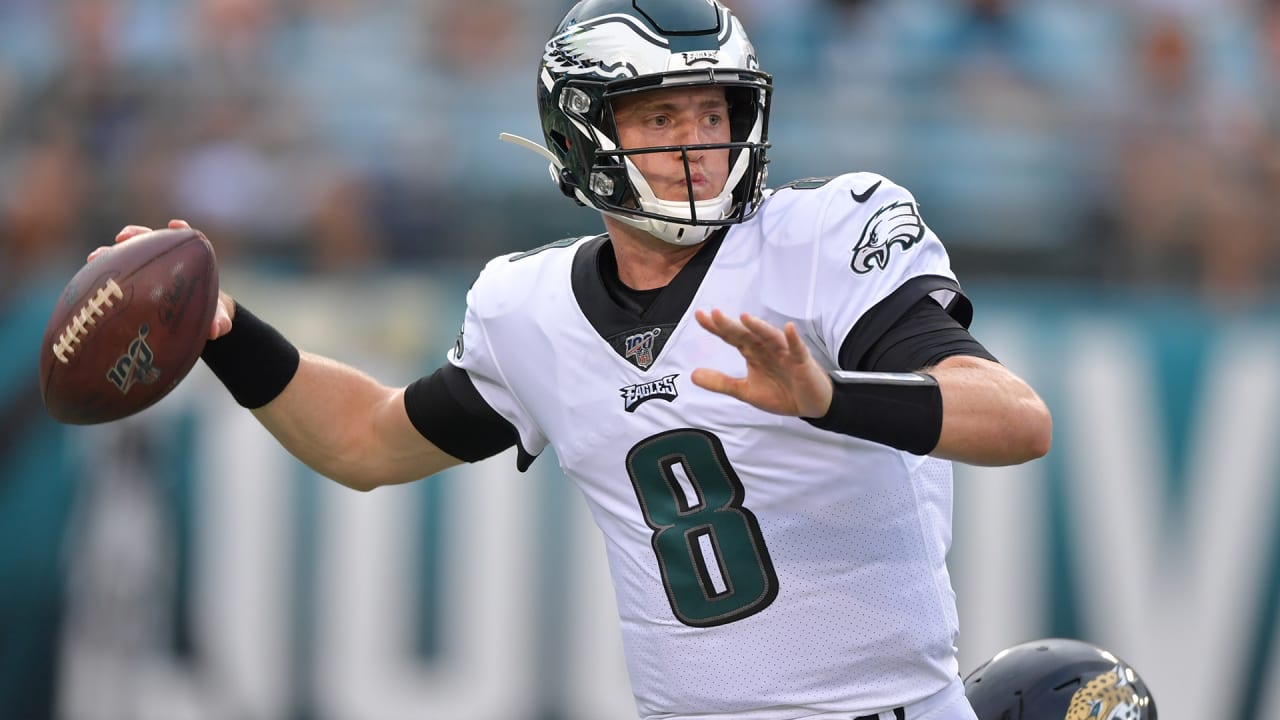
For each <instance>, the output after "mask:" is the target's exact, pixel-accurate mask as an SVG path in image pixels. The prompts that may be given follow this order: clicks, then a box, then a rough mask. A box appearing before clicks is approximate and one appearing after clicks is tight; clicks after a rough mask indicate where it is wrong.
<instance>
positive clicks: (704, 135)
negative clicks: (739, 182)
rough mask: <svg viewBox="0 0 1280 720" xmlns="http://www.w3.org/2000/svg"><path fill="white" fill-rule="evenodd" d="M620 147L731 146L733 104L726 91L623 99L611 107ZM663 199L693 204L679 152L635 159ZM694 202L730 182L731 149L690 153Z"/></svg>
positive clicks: (677, 91) (664, 91)
mask: <svg viewBox="0 0 1280 720" xmlns="http://www.w3.org/2000/svg"><path fill="white" fill-rule="evenodd" d="M613 111H614V119H615V122H616V123H617V128H618V144H619V145H620V146H621V147H622V149H624V150H634V149H637V148H646V147H659V146H665V145H702V144H709V143H727V142H729V140H730V136H729V104H728V102H727V101H726V100H725V94H724V88H717V87H697V88H661V89H658V90H648V91H645V92H640V93H636V94H634V95H628V96H625V97H622V98H619V99H617V100H615V101H614V104H613ZM630 158H631V161H632V162H633V163H635V165H636V167H637V168H639V170H640V172H641V173H643V174H644V177H645V180H647V181H649V186H650V187H651V188H653V192H654V194H656V195H657V196H658V199H660V200H675V201H679V202H684V201H688V200H689V189H688V184H687V181H686V178H685V169H684V157H683V155H682V154H681V153H680V152H676V151H672V152H661V153H642V154H639V155H631V156H630ZM689 178H690V179H691V180H692V185H693V199H694V200H710V199H712V198H714V197H716V196H717V195H719V194H720V192H721V191H722V190H723V189H724V184H725V182H726V181H727V180H728V178H729V150H728V149H723V150H690V151H689Z"/></svg>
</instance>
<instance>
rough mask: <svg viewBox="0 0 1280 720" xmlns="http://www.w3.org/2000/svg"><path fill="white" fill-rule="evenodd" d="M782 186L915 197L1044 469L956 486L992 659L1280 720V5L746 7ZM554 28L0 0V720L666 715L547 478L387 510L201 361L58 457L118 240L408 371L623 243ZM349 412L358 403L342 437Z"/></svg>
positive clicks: (302, 331)
mask: <svg viewBox="0 0 1280 720" xmlns="http://www.w3.org/2000/svg"><path fill="white" fill-rule="evenodd" d="M728 4H729V5H731V6H732V7H733V8H734V9H735V10H736V11H737V12H738V14H739V16H740V17H741V18H742V19H743V21H744V24H745V25H746V27H747V30H748V33H749V34H750V35H751V37H752V39H753V40H754V42H755V45H756V47H757V50H758V52H759V55H760V57H761V61H762V65H763V66H764V68H765V69H766V70H768V71H770V72H772V73H773V74H774V76H775V87H776V90H775V95H774V110H773V116H772V127H771V139H772V141H773V143H774V150H773V151H772V152H771V158H772V163H771V166H770V177H771V184H773V185H778V184H781V183H782V182H785V181H787V180H792V179H798V178H802V177H810V176H822V175H831V174H837V173H841V172H845V171H850V170H872V171H876V172H880V173H883V174H885V175H887V176H889V177H891V178H892V179H894V180H895V181H897V182H899V183H901V184H903V185H905V186H906V187H907V188H909V189H910V190H912V191H913V192H914V193H915V195H916V197H917V199H918V200H919V201H920V204H921V208H922V211H923V214H924V217H925V219H926V220H927V221H928V222H929V224H930V226H931V227H932V228H933V229H934V230H935V231H936V232H937V233H938V235H939V236H941V237H942V239H943V241H944V242H945V243H946V244H947V246H948V249H949V250H950V252H951V256H952V261H953V266H954V268H955V270H956V272H957V274H958V275H959V277H960V279H961V281H962V283H963V284H964V285H965V287H966V290H967V291H968V292H969V293H970V294H971V295H972V296H973V298H974V299H975V302H976V305H977V319H976V320H975V325H974V330H975V333H976V334H977V336H978V337H979V338H980V339H982V340H983V341H984V342H985V343H986V344H987V346H988V347H990V348H991V349H992V350H993V351H994V352H995V354H996V355H997V356H999V357H1000V358H1001V359H1002V360H1003V361H1004V362H1005V363H1006V364H1008V365H1010V366H1011V367H1012V368H1013V369H1014V370H1015V371H1017V372H1019V373H1020V374H1022V375H1023V376H1024V377H1026V378H1028V379H1029V380H1030V381H1031V382H1032V384H1033V385H1035V386H1036V387H1037V388H1038V389H1039V390H1040V391H1041V393H1042V394H1043V395H1044V397H1045V399H1046V400H1047V401H1048V402H1049V404H1050V406H1051V408H1052V409H1053V411H1054V414H1055V420H1056V426H1055V441H1054V450H1053V452H1051V453H1050V455H1049V456H1048V457H1047V458H1045V459H1043V460H1040V461H1037V462H1035V463H1031V464H1029V465H1026V466H1021V467H1018V468H1007V469H996V470H993V469H978V468H967V467H966V468H958V470H957V499H956V509H955V542H954V547H953V552H952V556H951V562H952V569H953V579H954V583H955V586H956V589H957V591H958V594H959V602H960V609H961V617H962V635H961V638H960V650H961V664H962V667H961V669H962V672H968V671H969V670H971V669H972V668H973V667H975V666H976V665H977V664H978V662H980V661H981V660H982V659H984V658H985V657H987V656H989V655H990V654H991V653H994V652H995V651H996V650H997V649H999V648H1001V647H1003V646H1006V645H1010V644H1013V643H1016V642H1021V641H1024V640H1027V639H1031V638H1034V637H1040V636H1047V635H1067V636H1072V637H1079V638H1083V639H1086V640H1090V641H1093V642H1096V643H1099V644H1102V645H1104V646H1107V647H1110V648H1111V649H1113V650H1115V651H1116V652H1117V653H1119V654H1120V655H1121V656H1122V657H1125V658H1126V659H1128V660H1129V661H1130V662H1132V663H1134V664H1135V665H1137V667H1138V668H1139V670H1140V672H1141V673H1142V674H1143V675H1144V676H1145V677H1146V680H1147V682H1148V684H1149V685H1151V687H1152V688H1153V690H1154V691H1155V694H1156V698H1157V700H1158V702H1159V706H1160V709H1161V713H1162V716H1163V717H1165V718H1166V720H1178V718H1203V717H1215V718H1233V719H1238V720H1264V719H1266V720H1274V719H1275V718H1280V623H1278V622H1277V620H1278V619H1280V522H1278V521H1280V493H1278V492H1277V488H1278V487H1280V449H1278V446H1280V443H1277V442H1276V437H1277V432H1276V431H1277V428H1280V417H1277V415H1278V412H1277V410H1276V408H1277V407H1278V406H1280V379H1277V377H1276V375H1277V373H1276V366H1277V361H1276V358H1277V357H1278V356H1280V229H1277V228H1278V227H1280V223H1278V221H1280V203H1278V202H1277V201H1278V200H1280V2H1276V0H786V1H785V2H778V1H777V0H731V1H730V2H728ZM569 6H570V3H568V2H563V1H560V0H557V1H556V2H547V0H469V1H468V2H452V1H450V0H384V1H383V2H357V0H0V349H2V352H0V718H3V719H5V720H8V719H10V718H13V719H17V720H28V719H29V720H41V719H43V718H68V719H76V720H78V719H80V718H84V719H85V720H143V719H148V718H155V719H156V720H183V719H184V718H192V719H209V720H242V719H243V720H257V719H263V720H275V719H280V720H311V719H313V718H314V719H316V720H321V719H329V718H343V719H347V718H350V719H352V720H394V719H397V718H450V719H452V720H467V719H473V720H510V719H524V718H528V719H530V720H577V719H582V720H600V719H601V718H608V719H612V718H626V717H634V710H633V708H632V706H631V704H630V698H629V695H628V692H629V691H628V688H627V686H626V678H625V676H624V675H623V674H622V663H621V659H620V657H619V655H618V652H619V650H618V638H617V629H616V625H615V621H614V619H613V617H612V612H613V607H612V603H613V600H612V596H611V589H610V586H609V581H608V578H607V574H606V568H605V566H604V565H605V563H604V557H603V551H602V549H601V546H600V544H599V539H598V538H597V537H596V533H595V530H594V528H593V527H591V526H590V521H589V519H587V518H586V517H585V510H584V509H583V507H582V506H581V504H580V500H579V499H578V497H577V496H576V491H575V490H573V489H572V488H570V487H568V486H567V483H566V482H565V481H564V479H563V478H562V477H561V476H560V474H559V471H558V468H557V467H556V462H555V459H554V457H546V458H543V459H541V460H539V461H538V462H537V463H535V465H534V468H533V469H532V470H531V471H530V472H529V473H527V474H524V475H521V474H519V473H516V472H515V471H514V461H513V459H512V458H511V457H507V456H503V457H499V458H494V459H493V460H491V461H488V462H486V463H481V464H478V465H476V466H472V467H467V468H462V469H458V470H456V471H452V472H450V473H449V474H447V475H446V476H443V477H441V478H438V479H435V480H432V481H430V482H426V483H418V484H415V485H412V486H406V487H403V488H394V489H387V490H380V491H378V492H376V493H372V494H368V495H361V494H358V493H354V492H351V491H347V490H344V489H342V488H339V487H338V486H336V485H334V484H332V483H329V482H327V481H325V480H323V479H321V478H318V477H315V476H314V475H313V474H311V473H310V472H309V471H307V470H306V469H305V468H302V467H300V466H299V465H298V464H297V463H296V462H294V461H293V460H291V459H289V458H288V457H287V456H285V455H283V453H282V452H281V451H279V450H278V449H277V448H276V447H275V446H274V444H273V442H272V441H271V439H270V438H269V437H268V436H266V435H265V433H264V432H263V431H261V430H260V429H259V428H258V426H257V425H256V424H255V423H254V421H253V420H252V418H251V416H250V415H249V414H248V413H245V412H243V411H242V410H240V409H238V408H237V407H235V406H234V405H233V404H232V403H231V401H230V400H229V398H227V397H226V394H225V393H224V392H223V391H222V390H221V389H220V387H219V386H218V385H217V383H216V381H214V380H213V379H212V378H211V377H210V376H209V375H208V373H207V372H206V371H205V369H204V368H203V366H198V367H197V368H196V370H195V371H194V372H193V373H192V375H191V377H190V378H189V379H188V381H187V382H185V383H184V384H183V386H182V387H180V388H179V390H178V391H177V392H176V393H175V394H174V395H172V396H171V397H169V398H167V399H166V400H165V401H164V402H162V403H161V404H159V405H157V406H156V407H154V408H152V409H151V410H148V411H147V412H145V413H143V414H141V415H139V416H137V417H135V418H131V419H129V420H127V421H124V422H120V423H114V424H112V425H109V426H100V427H91V428H70V427H62V426H58V425H57V424H55V423H53V422H52V421H51V420H49V419H48V418H47V416H45V414H44V412H43V408H42V407H41V403H40V398H39V393H38V389H37V383H36V368H37V365H38V353H39V343H40V338H41V335H42V332H43V329H44V324H45V321H46V319H47V317H48V313H49V311H50V309H51V308H52V307H53V302H54V299H55V298H56V297H57V295H58V293H59V292H60V290H61V288H62V286H63V285H64V284H65V282H66V281H67V280H68V279H69V278H70V276H71V275H72V274H74V272H75V270H76V269H77V268H78V267H79V266H80V264H81V263H82V261H83V259H84V256H85V255H86V254H87V253H88V252H89V251H90V250H92V249H93V248H94V247H97V246H98V245H102V244H106V243H109V242H110V240H111V238H112V237H113V236H114V234H115V232H116V231H117V230H118V229H119V228H120V227H122V226H123V225H125V224H128V223H138V224H148V225H153V226H158V225H162V224H163V223H164V222H165V221H167V220H168V219H169V218H171V217H181V218H185V219H187V220H189V221H190V222H191V223H192V224H193V225H195V226H197V227H199V228H201V229H203V230H204V231H205V232H206V233H207V234H208V235H209V237H210V238H211V239H213V241H214V244H215V247H216V249H217V252H218V254H219V257H220V261H221V265H222V276H223V285H224V287H226V288H227V289H228V290H230V291H231V292H232V293H233V294H236V295H237V296H239V297H241V298H242V299H244V300H245V301H246V304H249V305H251V306H253V307H255V309H257V312H258V314H260V315H263V316H265V317H267V318H269V319H270V320H271V321H272V322H273V323H275V324H276V325H278V326H280V327H282V328H285V329H286V331H287V332H288V334H289V335H290V337H291V338H292V339H294V340H295V341H297V342H298V344H300V345H303V346H305V347H307V348H309V349H313V350H317V351H320V352H325V353H328V354H330V355H333V356H335V357H338V358H340V359H343V360H347V361H350V362H353V363H356V364H358V365H359V366H360V367H362V368H364V369H366V370H369V371H370V372H372V373H373V374H375V375H377V376H378V377H379V378H380V379H382V380H384V381H385V382H388V383H407V382H409V381H412V380H413V379H415V378H417V377H418V376H419V375H422V374H425V373H427V372H429V371H430V370H432V369H434V368H435V367H436V366H437V365H438V364H439V363H440V362H441V361H442V360H443V356H444V352H445V351H446V350H447V349H448V348H449V347H450V346H451V345H452V342H453V336H454V333H455V332H456V328H457V326H458V325H459V324H460V322H461V317H462V308H463V304H462V303H463V299H464V294H465V292H466V288H467V286H468V285H469V283H470V282H471V280H472V279H473V278H474V276H475V274H476V273H477V272H478V271H479V269H480V268H481V266H482V265H483V263H484V261H485V260H487V259H488V258H490V257H492V256H494V255H497V254H500V253H505V252H509V251H514V250H523V249H528V248H531V247H534V246H537V245H541V244H543V243H545V242H548V241H550V240H555V239H558V238H561V237H566V236H569V235H574V234H582V233H590V232H596V231H597V230H598V229H599V227H600V224H599V219H598V216H597V215H596V214H595V213H593V212H591V211H587V210H584V209H581V208H577V207H575V206H574V205H573V204H572V203H571V202H570V201H568V200H566V199H565V198H564V197H563V196H561V195H560V194H559V192H558V191H557V190H556V189H555V188H554V187H553V186H552V185H551V183H550V182H548V177H547V173H546V168H545V162H544V161H542V160H540V159H539V158H538V157H537V156H535V155H533V154H532V153H528V152H526V151H523V150H520V149H518V148H515V147H513V146H509V145H506V144H503V143H500V142H499V141H498V140H497V135H498V133H499V132H502V131H509V132H514V133H516V134H520V135H524V136H527V137H531V138H537V139H540V138H541V135H540V130H539V127H538V122H537V113H536V108H535V101H534V69H535V67H536V63H537V60H538V58H539V56H540V46H541V44H542V42H543V41H544V40H545V39H546V37H547V35H548V34H549V33H550V32H551V30H552V29H553V28H554V27H555V25H556V23H557V22H558V21H559V19H560V18H561V17H562V16H563V14H564V13H565V12H566V11H567V9H568V8H569ZM335 421H336V422H340V421H341V418H335Z"/></svg>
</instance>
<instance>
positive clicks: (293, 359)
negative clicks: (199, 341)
mask: <svg viewBox="0 0 1280 720" xmlns="http://www.w3.org/2000/svg"><path fill="white" fill-rule="evenodd" d="M200 357H201V358H202V359H203V360H204V363H205V364H206V365H208V366H209V369H210V370H212V371H213V374H214V375H216V376H217V377H218V379H219V380H221V381H222V384H223V385H225V386H227V390H230V391H231V397H233V398H235V400H236V402H238V403H240V404H241V405H242V406H244V407H247V408H249V409H250V410H252V409H254V408H260V407H262V406H263V405H266V404H267V403H269V402H271V401H272V400H274V399H276V396H277V395H279V394H280V393H281V392H283V391H284V388H285V386H286V385H288V384H289V381H290V380H293V375H294V373H296V372H297V371H298V362H299V360H300V359H301V357H300V355H299V354H298V348H296V347H294V346H293V344H292V343H290V342H289V341H288V340H286V339H285V337H284V335H281V334H280V331H279V330H276V329H275V328H273V327H271V326H270V325H268V324H267V323H265V322H263V321H262V320H260V319H258V317H257V316H256V315H254V314H253V313H251V312H249V311H248V310H246V309H245V307H244V306H243V305H241V304H240V303H236V313H235V318H234V319H233V320H232V323H231V332H229V333H227V334H226V335H223V336H222V337H220V338H218V339H217V340H210V341H209V342H207V343H205V346H204V352H202V353H200Z"/></svg>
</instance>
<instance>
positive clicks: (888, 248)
mask: <svg viewBox="0 0 1280 720" xmlns="http://www.w3.org/2000/svg"><path fill="white" fill-rule="evenodd" d="M877 185H878V183H877ZM922 238H924V220H922V219H921V218H920V211H919V210H918V209H916V204H915V203H913V202H905V201H904V202H896V203H893V204H891V205H886V206H884V207H882V208H880V209H879V210H877V211H876V214H875V215H872V216H871V220H870V221H869V222H868V223H867V226H866V227H865V228H863V229H862V237H860V238H858V244H857V245H855V246H854V248H853V260H852V261H851V262H850V263H849V267H851V268H853V271H854V272H855V273H857V274H859V275H866V274H867V273H869V272H871V271H873V270H884V269H885V268H887V267H889V261H890V260H892V259H893V251H894V248H895V247H897V248H900V249H901V250H902V251H904V252H905V251H907V250H910V249H911V248H912V246H914V245H915V244H916V243H918V242H920V240H921V239H922Z"/></svg>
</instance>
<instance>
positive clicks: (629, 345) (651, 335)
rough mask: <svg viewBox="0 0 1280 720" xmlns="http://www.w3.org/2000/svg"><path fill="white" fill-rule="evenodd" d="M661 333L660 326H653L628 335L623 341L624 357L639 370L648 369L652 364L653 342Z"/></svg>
mask: <svg viewBox="0 0 1280 720" xmlns="http://www.w3.org/2000/svg"><path fill="white" fill-rule="evenodd" d="M661 335H662V328H653V329H651V330H645V331H644V332H641V333H637V334H635V335H630V336H628V337H627V339H626V341H625V355H624V356H625V357H626V358H627V359H628V360H630V361H631V362H633V363H635V364H636V367H638V368H640V369H641V370H648V369H649V366H650V365H652V364H653V358H654V343H655V342H656V341H657V340H658V338H659V337H660V336H661Z"/></svg>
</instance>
